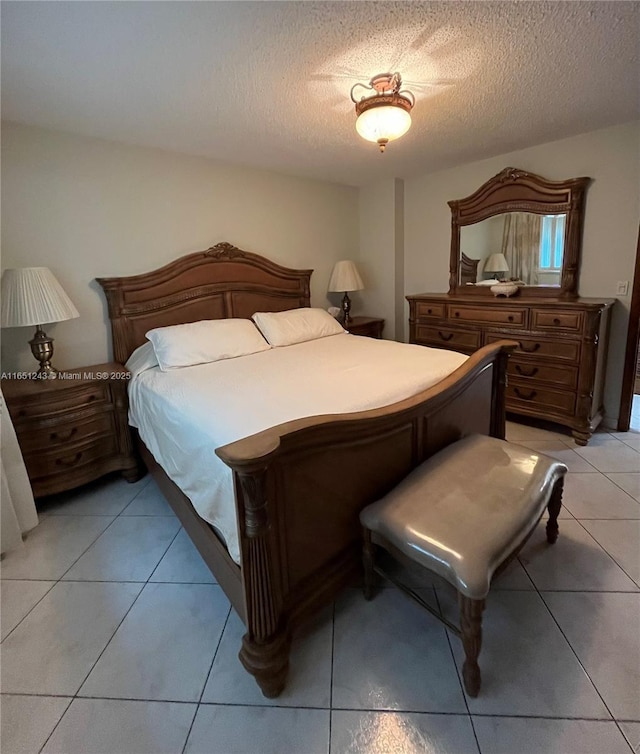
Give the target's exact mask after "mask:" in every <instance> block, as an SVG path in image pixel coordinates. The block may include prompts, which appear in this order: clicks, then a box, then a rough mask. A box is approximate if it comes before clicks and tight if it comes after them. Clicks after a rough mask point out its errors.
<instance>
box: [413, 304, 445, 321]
mask: <svg viewBox="0 0 640 754" xmlns="http://www.w3.org/2000/svg"><path fill="white" fill-rule="evenodd" d="M444 312H445V307H444V304H429V303H427V302H425V301H419V302H418V303H417V304H416V317H417V318H420V319H422V318H425V317H437V318H438V319H443V318H444V316H445V314H444Z"/></svg>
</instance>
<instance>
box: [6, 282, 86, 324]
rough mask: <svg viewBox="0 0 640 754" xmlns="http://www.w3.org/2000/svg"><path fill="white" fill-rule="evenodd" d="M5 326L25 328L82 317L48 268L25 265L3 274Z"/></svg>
mask: <svg viewBox="0 0 640 754" xmlns="http://www.w3.org/2000/svg"><path fill="white" fill-rule="evenodd" d="M1 310H2V316H1V320H2V327H26V326H27V325H44V324H46V323H47V322H62V321H63V320H65V319H74V318H75V317H79V316H80V315H79V314H78V310H77V309H76V307H75V306H74V305H73V303H72V302H71V299H70V298H69V296H67V294H66V293H65V292H64V290H63V288H62V286H61V285H60V283H59V282H58V281H57V279H56V277H55V275H54V274H53V273H52V272H51V270H50V269H49V268H48V267H22V268H19V269H15V270H5V271H4V274H3V275H2V305H1Z"/></svg>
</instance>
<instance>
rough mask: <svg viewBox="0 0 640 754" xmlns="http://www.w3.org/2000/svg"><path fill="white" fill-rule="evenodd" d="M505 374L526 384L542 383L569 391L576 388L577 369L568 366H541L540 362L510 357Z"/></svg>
mask: <svg viewBox="0 0 640 754" xmlns="http://www.w3.org/2000/svg"><path fill="white" fill-rule="evenodd" d="M507 374H509V375H510V376H511V377H515V378H516V379H517V380H522V381H526V382H527V384H529V383H530V382H534V383H538V382H543V383H546V384H548V385H555V386H556V387H559V388H567V389H569V390H575V388H576V387H577V386H578V367H574V366H569V365H568V364H558V365H551V364H542V363H540V361H533V360H531V361H528V360H526V359H518V357H517V356H512V357H511V358H510V359H509V363H508V366H507Z"/></svg>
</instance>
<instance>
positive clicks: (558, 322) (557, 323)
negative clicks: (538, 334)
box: [553, 317, 562, 325]
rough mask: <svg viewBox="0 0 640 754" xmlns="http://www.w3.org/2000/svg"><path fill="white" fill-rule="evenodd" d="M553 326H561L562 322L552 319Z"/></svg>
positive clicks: (555, 318)
mask: <svg viewBox="0 0 640 754" xmlns="http://www.w3.org/2000/svg"><path fill="white" fill-rule="evenodd" d="M553 324H554V325H561V324H562V320H559V319H558V318H557V317H554V318H553Z"/></svg>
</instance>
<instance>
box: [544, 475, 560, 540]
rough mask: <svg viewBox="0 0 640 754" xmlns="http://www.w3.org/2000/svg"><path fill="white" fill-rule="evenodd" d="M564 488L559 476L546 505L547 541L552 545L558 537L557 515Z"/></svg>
mask: <svg viewBox="0 0 640 754" xmlns="http://www.w3.org/2000/svg"><path fill="white" fill-rule="evenodd" d="M563 488H564V477H560V479H558V481H557V482H556V483H555V486H554V488H553V492H552V493H551V499H550V500H549V504H548V505H547V510H548V511H549V520H548V521H547V542H548V543H549V544H550V545H552V544H553V543H554V542H555V541H556V539H558V531H559V529H558V516H559V515H560V508H562V490H563Z"/></svg>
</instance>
